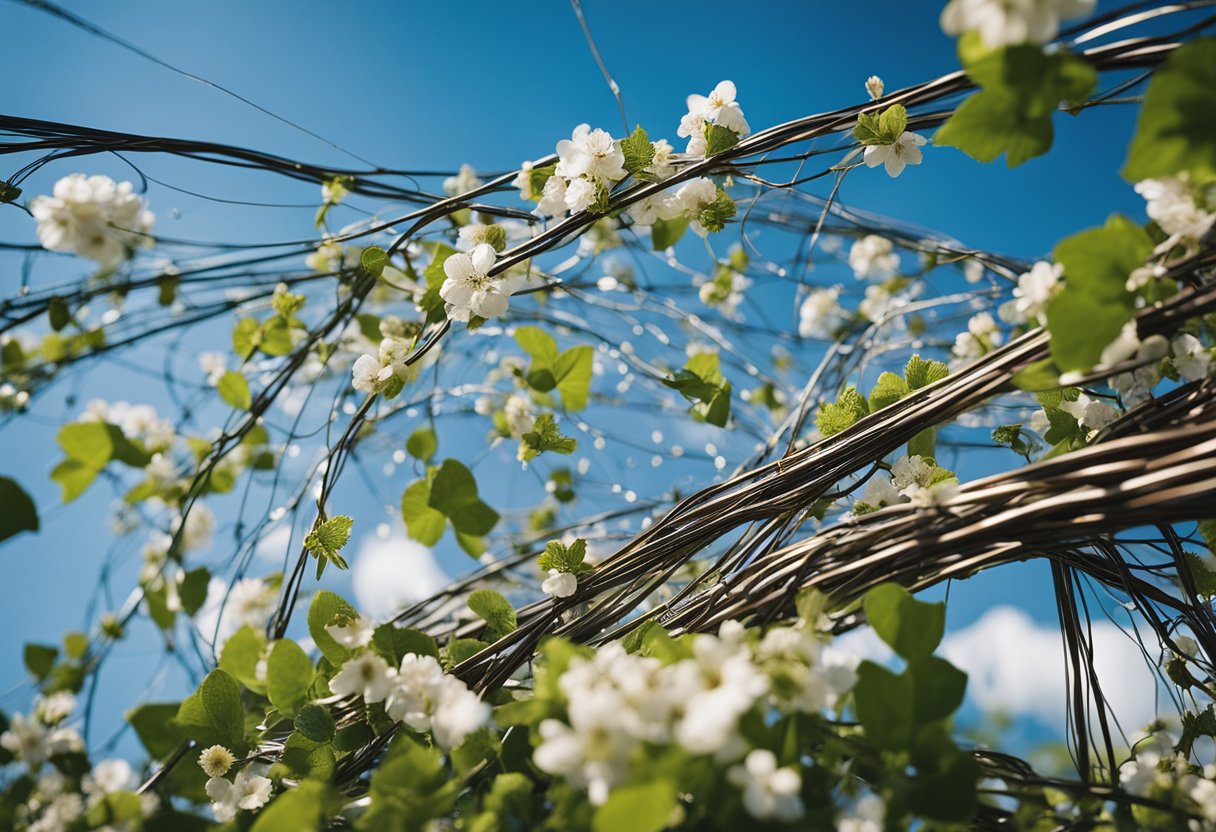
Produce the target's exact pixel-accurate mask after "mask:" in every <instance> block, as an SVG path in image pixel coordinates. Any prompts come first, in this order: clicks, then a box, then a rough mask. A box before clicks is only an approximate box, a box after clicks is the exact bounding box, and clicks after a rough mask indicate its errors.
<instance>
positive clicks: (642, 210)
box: [625, 193, 684, 225]
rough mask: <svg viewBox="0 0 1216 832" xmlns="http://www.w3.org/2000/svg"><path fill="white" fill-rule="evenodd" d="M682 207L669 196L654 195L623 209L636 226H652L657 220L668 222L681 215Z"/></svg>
mask: <svg viewBox="0 0 1216 832" xmlns="http://www.w3.org/2000/svg"><path fill="white" fill-rule="evenodd" d="M683 211H684V208H683V206H682V205H681V204H680V203H679V201H677V200H676V199H675V197H674V196H673V195H671V194H665V193H664V194H655V195H654V196H648V197H646V198H645V199H640V200H638V201H637V202H635V203H633V204H632V205H630V206H629V207H628V208H626V209H625V213H626V214H628V215H629V219H630V220H632V221H633V222H634V223H635V224H637V225H654V224H655V222H656V221H657V220H670V219H673V218H675V217H678V216H680V214H681V213H683Z"/></svg>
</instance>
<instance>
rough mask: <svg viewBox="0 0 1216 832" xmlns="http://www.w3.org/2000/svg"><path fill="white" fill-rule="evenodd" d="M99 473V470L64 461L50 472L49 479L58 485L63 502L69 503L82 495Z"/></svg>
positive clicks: (71, 461)
mask: <svg viewBox="0 0 1216 832" xmlns="http://www.w3.org/2000/svg"><path fill="white" fill-rule="evenodd" d="M100 473H101V469H100V468H94V467H92V466H90V465H85V464H84V463H83V462H78V461H76V460H74V459H65V460H63V461H62V462H60V463H59V464H58V465H56V466H55V468H54V469H53V470H52V471H51V479H52V480H54V481H55V482H57V483H59V486H60V489H61V491H62V499H63V501H64V502H65V503H70V502H71V501H72V500H75V499H76V498H77V497H79V496H80V495H81V494H83V493H84V492H85V490H86V489H87V488H88V487H89V486H90V485H92V483H93V480H95V479H97V475H98V474H100Z"/></svg>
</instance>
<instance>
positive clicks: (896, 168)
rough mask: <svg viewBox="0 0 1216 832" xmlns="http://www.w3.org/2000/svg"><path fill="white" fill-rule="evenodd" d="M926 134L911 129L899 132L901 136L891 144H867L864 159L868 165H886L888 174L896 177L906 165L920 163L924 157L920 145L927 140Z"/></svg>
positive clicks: (873, 166) (870, 166)
mask: <svg viewBox="0 0 1216 832" xmlns="http://www.w3.org/2000/svg"><path fill="white" fill-rule="evenodd" d="M927 141H928V139H926V138H925V137H924V136H922V135H920V134H919V133H913V132H911V131H909V130H905V131H904V132H902V133H900V134H899V138H898V139H896V140H895V141H894V142H893V143H891V144H870V145H866V149H865V153H864V154H862V159H863V161H865V163H866V167H868V168H875V167H878V166H879V165H884V166H885V167H886V169H887V176H891V177H895V176H899V175H900V174H901V173H903V172H904V166H905V165H919V164H920V163H921V161H922V159H923V154H922V153H921V150H920V146H921V145H923V144H924V143H925V142H927Z"/></svg>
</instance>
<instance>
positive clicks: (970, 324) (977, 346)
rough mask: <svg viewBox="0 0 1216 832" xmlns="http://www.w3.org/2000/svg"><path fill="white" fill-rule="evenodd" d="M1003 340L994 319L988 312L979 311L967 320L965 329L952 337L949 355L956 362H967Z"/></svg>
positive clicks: (997, 345) (989, 350) (990, 349)
mask: <svg viewBox="0 0 1216 832" xmlns="http://www.w3.org/2000/svg"><path fill="white" fill-rule="evenodd" d="M1003 340H1004V336H1003V335H1002V334H1001V331H1000V328H999V327H997V323H996V320H995V319H994V318H993V317H992V315H991V314H990V313H988V312H979V313H976V314H975V315H972V316H971V320H969V321H967V331H966V332H960V333H959V334H958V335H957V336H955V338H954V347H953V349H952V350H951V355H953V356H954V358H955V359H956V362H957V363H958V364H969V363H970V362H972V361H974V360H975V359H977V358H979V357H980V356H981V355H984V354H986V353H988V352H991V351H992V350H993V349H994V348H996V347H999V346H1000V345H1001V342H1002V341H1003Z"/></svg>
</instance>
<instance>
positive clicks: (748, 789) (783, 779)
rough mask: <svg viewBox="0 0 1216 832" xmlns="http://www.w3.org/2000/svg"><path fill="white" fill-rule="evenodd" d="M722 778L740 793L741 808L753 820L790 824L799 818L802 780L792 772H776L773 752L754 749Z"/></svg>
mask: <svg viewBox="0 0 1216 832" xmlns="http://www.w3.org/2000/svg"><path fill="white" fill-rule="evenodd" d="M726 777H727V779H728V780H730V782H731V783H732V784H733V785H735V786H737V787H739V788H740V789H742V790H743V808H745V809H746V810H747V812H748V814H750V815H751V816H752V817H754V818H756V819H757V820H768V819H770V818H775V819H776V820H779V821H783V822H785V823H792V822H793V821H796V820H798V819H799V818H800V817H802V815H803V813H804V812H805V811H806V807H805V806H803V805H802V797H801V795H800V794H799V792H801V791H802V776H801V775H800V774H799V773H798V770H797V769H795V768H777V758H776V756H775V755H774V754H773V752H771V751H768V750H766V749H763V748H758V749H756V750H755V751H752V752H751V753H749V754H748V755H747V757H746V758H745V759H744V761H743V765H741V766H733V767H732V768H731V769H730V770H729V771H728V772H727V773H726Z"/></svg>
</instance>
